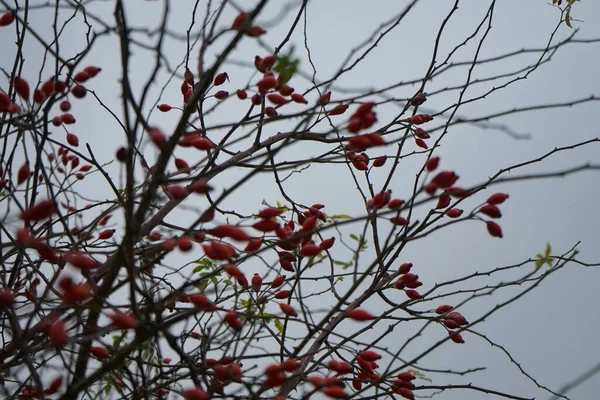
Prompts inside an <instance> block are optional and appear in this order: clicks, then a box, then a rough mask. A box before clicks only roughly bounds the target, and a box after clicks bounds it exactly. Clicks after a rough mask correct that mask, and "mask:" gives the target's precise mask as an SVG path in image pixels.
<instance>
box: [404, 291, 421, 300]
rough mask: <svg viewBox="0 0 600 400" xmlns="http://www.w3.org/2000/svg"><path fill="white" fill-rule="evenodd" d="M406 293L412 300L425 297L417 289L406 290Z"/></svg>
mask: <svg viewBox="0 0 600 400" xmlns="http://www.w3.org/2000/svg"><path fill="white" fill-rule="evenodd" d="M404 293H406V295H407V296H408V298H410V299H412V300H420V299H422V298H423V296H421V294H420V293H419V292H417V291H416V290H406V291H404Z"/></svg>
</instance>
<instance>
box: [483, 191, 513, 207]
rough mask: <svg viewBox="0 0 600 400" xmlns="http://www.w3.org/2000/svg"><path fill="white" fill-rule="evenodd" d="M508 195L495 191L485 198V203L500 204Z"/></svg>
mask: <svg viewBox="0 0 600 400" xmlns="http://www.w3.org/2000/svg"><path fill="white" fill-rule="evenodd" d="M508 197H509V196H508V195H507V194H505V193H495V194H493V195H491V196H490V197H489V198H488V199H487V203H488V204H490V205H498V204H502V203H504V201H505V200H506V199H508Z"/></svg>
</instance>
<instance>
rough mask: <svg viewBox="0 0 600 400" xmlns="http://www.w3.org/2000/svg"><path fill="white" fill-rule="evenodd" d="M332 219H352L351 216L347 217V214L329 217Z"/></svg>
mask: <svg viewBox="0 0 600 400" xmlns="http://www.w3.org/2000/svg"><path fill="white" fill-rule="evenodd" d="M329 218H331V219H352V217H351V216H349V215H346V214H337V215H332V216H331V217H329Z"/></svg>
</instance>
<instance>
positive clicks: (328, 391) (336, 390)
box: [323, 386, 348, 399]
mask: <svg viewBox="0 0 600 400" xmlns="http://www.w3.org/2000/svg"><path fill="white" fill-rule="evenodd" d="M323 394H325V395H327V396H329V397H332V398H334V399H343V398H346V397H347V396H348V393H346V391H345V390H344V388H343V387H340V386H328V387H326V388H325V389H323Z"/></svg>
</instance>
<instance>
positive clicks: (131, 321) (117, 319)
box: [110, 311, 138, 329]
mask: <svg viewBox="0 0 600 400" xmlns="http://www.w3.org/2000/svg"><path fill="white" fill-rule="evenodd" d="M110 319H111V320H112V322H113V325H115V326H116V327H117V328H119V329H135V328H136V327H137V324H138V323H137V321H136V319H135V317H133V316H132V315H130V314H125V313H123V312H120V311H117V312H116V313H114V314H113V315H111V316H110Z"/></svg>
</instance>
